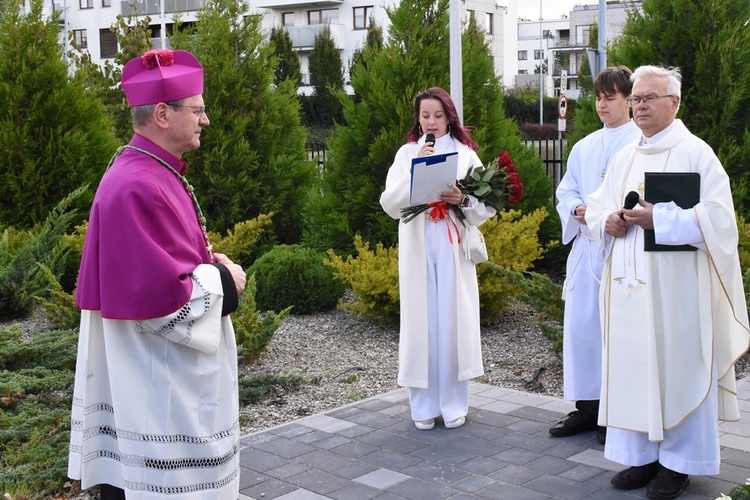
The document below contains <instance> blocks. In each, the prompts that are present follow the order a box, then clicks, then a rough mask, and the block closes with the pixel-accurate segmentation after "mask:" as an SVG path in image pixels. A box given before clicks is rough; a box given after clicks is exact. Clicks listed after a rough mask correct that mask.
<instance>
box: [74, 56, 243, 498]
mask: <svg viewBox="0 0 750 500" xmlns="http://www.w3.org/2000/svg"><path fill="white" fill-rule="evenodd" d="M122 88H123V91H124V92H125V96H126V97H127V99H128V102H129V104H130V106H131V111H132V117H133V128H134V130H135V135H134V136H133V139H132V140H131V141H130V143H129V144H128V145H127V146H124V147H123V148H121V150H120V151H119V152H118V154H117V155H116V158H114V159H113V162H112V163H111V164H110V167H109V169H108V170H107V172H106V173H105V174H104V177H103V178H102V180H101V183H100V185H99V188H98V189H97V192H96V196H95V197H94V203H93V206H92V208H91V215H90V218H89V225H88V232H87V234H86V241H85V243H84V248H83V257H82V261H81V269H80V274H79V279H78V289H77V293H76V304H77V305H78V306H79V307H80V308H81V309H82V311H81V332H80V339H79V345H78V360H77V364H76V378H75V390H74V394H73V411H72V417H71V437H70V457H69V465H68V475H69V476H70V477H71V478H73V479H80V480H81V486H82V487H83V488H89V487H91V486H95V485H99V487H100V491H101V498H102V499H103V500H110V499H124V498H126V497H127V499H128V500H140V499H144V500H147V499H153V500H156V499H160V500H163V499H174V500H178V499H179V500H198V499H200V500H217V499H218V500H236V499H237V498H238V496H239V474H240V461H239V451H240V449H239V446H240V445H239V438H240V427H239V397H238V380H237V347H236V344H235V338H234V330H233V328H232V322H231V320H230V318H229V316H228V314H229V313H230V312H232V311H234V310H235V309H236V308H237V304H238V295H239V293H241V291H242V290H243V288H244V286H245V273H244V271H243V269H242V268H241V267H240V266H239V265H237V264H234V263H232V262H231V261H230V260H229V259H228V258H227V257H226V256H224V255H221V254H215V253H213V251H212V248H211V245H210V243H209V241H208V236H207V234H206V230H205V219H204V218H203V215H202V212H201V210H200V205H199V204H198V201H197V199H196V198H195V196H194V195H193V193H192V187H191V186H190V185H189V183H188V182H187V179H186V178H185V177H184V175H185V173H186V170H187V163H185V161H184V160H182V155H183V154H184V153H186V152H188V151H190V150H192V149H195V148H197V147H198V146H199V145H200V133H201V129H202V128H203V127H206V126H208V125H209V120H208V117H207V116H206V108H205V106H204V103H203V95H202V94H203V68H202V67H201V65H200V64H199V63H198V60H197V59H196V58H195V57H194V56H193V55H192V54H190V53H189V52H186V51H180V50H177V51H171V50H164V51H151V52H148V53H146V54H145V55H144V56H142V57H137V58H135V59H133V60H131V61H129V62H128V63H127V64H126V65H125V67H124V68H123V72H122Z"/></svg>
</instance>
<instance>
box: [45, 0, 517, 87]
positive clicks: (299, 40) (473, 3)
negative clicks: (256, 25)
mask: <svg viewBox="0 0 750 500" xmlns="http://www.w3.org/2000/svg"><path fill="white" fill-rule="evenodd" d="M52 1H53V2H55V3H54V9H55V10H57V11H59V12H63V13H64V14H65V15H63V16H61V17H63V18H65V21H66V22H65V24H67V29H68V31H69V32H70V31H73V32H75V33H76V35H77V37H78V38H77V39H78V40H79V41H80V42H82V43H85V49H86V50H87V51H88V52H89V53H90V54H91V57H92V59H93V60H94V62H97V63H99V64H100V65H103V64H104V62H105V61H106V60H111V59H112V58H114V55H115V53H116V52H117V47H116V45H113V40H114V34H113V33H111V32H110V31H109V28H110V27H111V26H112V25H114V24H115V22H116V18H117V16H118V15H122V16H123V17H128V16H129V15H130V14H132V12H133V9H132V7H131V0H52ZM517 1H518V0H462V2H461V12H462V19H463V20H464V21H466V20H467V19H468V16H469V15H474V16H475V18H476V20H477V23H478V24H479V26H481V27H483V28H484V29H485V31H486V32H487V33H488V35H487V37H488V38H487V39H488V43H489V46H490V48H491V49H492V53H493V56H494V59H495V68H496V73H497V74H498V75H499V76H500V77H501V79H502V81H503V84H505V85H512V84H513V78H514V76H515V74H516V67H517V66H516V61H515V57H509V54H510V55H512V54H515V48H516V45H517V39H516V36H515V23H516V12H517ZM57 2H63V3H62V4H58V3H57ZM397 2H398V0H322V1H320V0H251V3H250V6H251V8H250V12H248V14H261V15H263V19H262V22H261V27H262V29H264V30H265V31H266V32H270V30H271V28H273V27H280V26H284V27H285V28H286V29H287V30H288V31H289V34H290V36H291V38H292V41H293V43H294V45H295V49H296V50H297V51H298V54H299V56H300V66H301V71H302V74H303V82H304V83H306V84H309V82H310V80H309V54H310V52H311V50H312V44H313V40H314V37H315V35H316V34H317V33H318V32H319V31H320V30H321V29H322V28H323V26H324V25H325V24H328V25H329V26H330V27H331V32H332V34H333V38H334V40H335V41H336V45H337V47H338V48H339V49H340V51H341V61H342V65H343V68H344V71H345V80H346V81H347V82H348V80H349V75H348V74H346V72H347V71H348V67H349V61H350V60H351V57H352V55H353V54H354V52H355V51H356V50H357V49H361V48H362V47H363V45H364V40H365V37H366V35H367V25H369V19H370V16H374V18H375V21H376V23H377V24H378V25H379V26H381V27H383V30H384V33H385V34H386V36H387V33H388V27H389V20H388V16H387V14H386V7H387V8H395V7H396V4H397ZM134 5H135V9H136V12H137V13H138V14H139V16H140V15H149V16H150V17H151V27H152V29H153V30H154V38H153V40H152V44H153V47H154V48H164V47H169V40H168V35H169V33H170V32H171V26H172V24H173V23H174V18H175V14H176V13H179V15H180V19H181V21H182V22H194V21H195V19H196V13H197V12H198V10H199V9H200V8H202V7H203V6H204V5H205V0H136V2H135V4H134ZM61 24H63V23H61ZM62 36H63V35H62V33H61V37H62ZM311 90H312V89H311V87H302V88H301V89H300V91H301V92H304V93H309V92H311Z"/></svg>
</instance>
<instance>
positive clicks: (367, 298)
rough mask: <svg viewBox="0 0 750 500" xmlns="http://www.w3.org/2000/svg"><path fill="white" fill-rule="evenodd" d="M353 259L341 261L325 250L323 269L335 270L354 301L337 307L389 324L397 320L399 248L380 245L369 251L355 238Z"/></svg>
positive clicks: (359, 239) (363, 243) (351, 257)
mask: <svg viewBox="0 0 750 500" xmlns="http://www.w3.org/2000/svg"><path fill="white" fill-rule="evenodd" d="M354 249H355V252H356V253H357V256H356V257H353V256H351V255H350V256H348V257H347V258H346V259H343V258H342V257H340V256H339V255H337V254H336V252H334V251H333V250H328V260H327V261H326V265H328V266H331V267H332V268H333V269H335V270H336V273H335V276H336V277H337V278H338V279H340V280H343V281H344V282H345V283H347V284H348V285H349V286H350V287H351V289H352V291H353V292H354V294H355V296H356V299H355V300H354V302H350V303H343V302H342V303H340V305H341V308H342V309H348V310H350V311H352V312H354V313H355V314H358V315H360V316H374V317H377V318H378V319H380V320H381V321H383V322H385V323H389V324H397V323H398V318H399V289H398V247H393V248H385V247H384V246H383V244H382V243H378V244H377V245H376V246H375V250H374V251H373V250H370V245H369V243H366V242H363V241H362V238H361V237H360V236H359V235H357V236H356V237H355V238H354Z"/></svg>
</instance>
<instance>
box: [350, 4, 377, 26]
mask: <svg viewBox="0 0 750 500" xmlns="http://www.w3.org/2000/svg"><path fill="white" fill-rule="evenodd" d="M373 9H374V7H373V6H372V5H370V6H367V7H354V23H353V26H354V29H355V30H365V29H367V28H369V27H370V17H371V16H372V11H373Z"/></svg>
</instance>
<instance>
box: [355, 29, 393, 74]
mask: <svg viewBox="0 0 750 500" xmlns="http://www.w3.org/2000/svg"><path fill="white" fill-rule="evenodd" d="M384 44H385V42H384V39H383V28H381V27H380V26H378V24H377V22H376V21H375V17H374V16H371V17H370V22H369V24H368V25H367V35H366V36H365V46H364V47H362V48H359V49H356V50H355V51H354V53H353V54H352V57H351V59H350V60H349V78H350V79H351V77H352V75H353V74H354V68H355V67H356V66H357V65H358V64H367V61H365V59H364V56H363V52H364V50H365V49H367V50H368V52H369V53H371V54H377V53H378V52H380V50H381V49H382V48H383V45H384Z"/></svg>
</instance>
